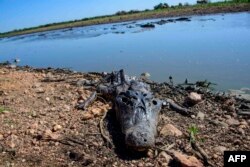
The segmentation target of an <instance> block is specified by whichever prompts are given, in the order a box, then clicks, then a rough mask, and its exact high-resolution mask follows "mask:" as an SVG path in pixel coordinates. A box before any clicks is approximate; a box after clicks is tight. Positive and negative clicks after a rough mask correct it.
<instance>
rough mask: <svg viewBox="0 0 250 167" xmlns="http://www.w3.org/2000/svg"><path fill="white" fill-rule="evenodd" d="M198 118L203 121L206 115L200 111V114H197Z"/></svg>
mask: <svg viewBox="0 0 250 167" xmlns="http://www.w3.org/2000/svg"><path fill="white" fill-rule="evenodd" d="M197 118H198V119H200V120H202V121H203V120H204V118H205V114H204V113H203V112H200V111H199V112H198V114H197Z"/></svg>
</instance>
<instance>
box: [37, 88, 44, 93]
mask: <svg viewBox="0 0 250 167" xmlns="http://www.w3.org/2000/svg"><path fill="white" fill-rule="evenodd" d="M44 92H45V90H44V89H43V88H37V89H36V93H44Z"/></svg>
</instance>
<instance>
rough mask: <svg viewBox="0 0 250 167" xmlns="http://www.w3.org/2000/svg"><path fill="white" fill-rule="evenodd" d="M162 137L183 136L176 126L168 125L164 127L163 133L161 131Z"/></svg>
mask: <svg viewBox="0 0 250 167" xmlns="http://www.w3.org/2000/svg"><path fill="white" fill-rule="evenodd" d="M160 135H161V136H164V137H166V136H176V137H178V136H182V132H181V131H180V130H179V129H177V128H176V127H175V126H174V125H172V124H166V125H164V126H163V127H162V129H161V131H160Z"/></svg>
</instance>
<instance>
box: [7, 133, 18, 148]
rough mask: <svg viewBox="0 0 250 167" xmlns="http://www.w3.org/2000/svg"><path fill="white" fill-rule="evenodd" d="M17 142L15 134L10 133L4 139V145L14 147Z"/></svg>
mask: <svg viewBox="0 0 250 167" xmlns="http://www.w3.org/2000/svg"><path fill="white" fill-rule="evenodd" d="M17 143H18V137H17V136H16V135H13V134H12V135H10V136H8V137H7V139H6V145H7V146H8V147H10V148H15V147H16V145H17Z"/></svg>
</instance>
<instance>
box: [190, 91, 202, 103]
mask: <svg viewBox="0 0 250 167" xmlns="http://www.w3.org/2000/svg"><path fill="white" fill-rule="evenodd" d="M201 101H202V97H201V95H200V94H198V93H196V92H191V93H190V94H189V95H188V97H187V98H186V102H187V103H188V104H190V105H195V104H197V103H199V102H201Z"/></svg>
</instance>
